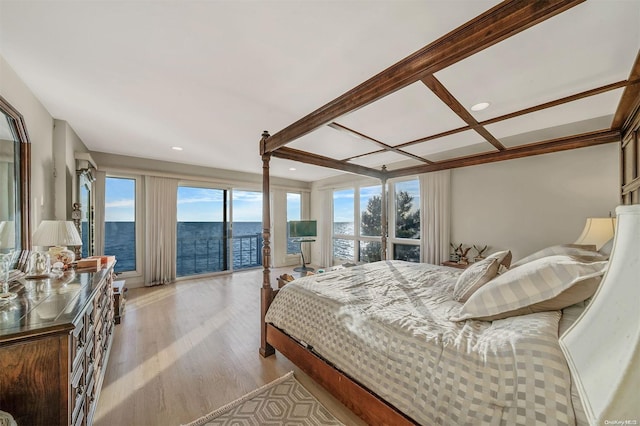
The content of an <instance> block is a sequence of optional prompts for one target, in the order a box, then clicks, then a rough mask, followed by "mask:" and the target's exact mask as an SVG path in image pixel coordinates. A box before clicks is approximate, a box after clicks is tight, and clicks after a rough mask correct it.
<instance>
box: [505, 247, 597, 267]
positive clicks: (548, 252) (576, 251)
mask: <svg viewBox="0 0 640 426" xmlns="http://www.w3.org/2000/svg"><path fill="white" fill-rule="evenodd" d="M560 254H564V255H567V256H595V257H599V258H600V260H607V256H603V255H602V254H600V253H598V251H597V250H596V246H595V245H592V244H561V245H557V246H550V247H546V248H543V249H542V250H538V251H537V252H535V253H532V254H530V255H529V256H527V257H525V258H522V259H520V260H518V261H517V262H515V263H514V264H513V265H511V268H512V269H513V268H517V267H518V266H521V265H524V264H525V263H529V262H531V261H532V260H536V259H541V258H543V257H547V256H555V255H560Z"/></svg>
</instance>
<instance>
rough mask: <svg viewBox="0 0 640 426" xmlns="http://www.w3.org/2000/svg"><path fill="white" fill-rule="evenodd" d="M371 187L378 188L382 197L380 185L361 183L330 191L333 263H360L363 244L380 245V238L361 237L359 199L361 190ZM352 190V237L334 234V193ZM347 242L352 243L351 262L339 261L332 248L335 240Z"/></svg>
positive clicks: (346, 260) (347, 260)
mask: <svg viewBox="0 0 640 426" xmlns="http://www.w3.org/2000/svg"><path fill="white" fill-rule="evenodd" d="M371 187H379V188H380V195H381V196H382V191H383V190H384V188H383V187H382V184H380V183H378V184H373V183H361V184H357V185H349V186H344V187H336V188H333V190H332V197H331V227H332V230H331V253H332V258H333V263H334V264H336V263H340V262H351V261H352V262H361V261H362V260H361V259H362V257H361V250H360V245H361V243H363V242H379V243H381V244H382V236H372V235H362V232H361V229H362V223H361V222H362V210H361V203H360V201H361V198H362V192H361V189H362V188H371ZM347 190H353V217H352V219H353V235H350V234H336V233H335V228H334V223H335V221H334V219H335V202H334V201H335V193H336V192H339V191H347ZM336 239H338V240H349V241H353V260H349V259H341V258H338V257H336V256H335V252H334V248H335V244H334V243H335V240H336Z"/></svg>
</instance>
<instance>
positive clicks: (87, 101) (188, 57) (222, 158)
mask: <svg viewBox="0 0 640 426" xmlns="http://www.w3.org/2000/svg"><path fill="white" fill-rule="evenodd" d="M497 4H498V2H496V1H483V0H474V1H462V0H459V1H453V2H451V1H393V0H390V1H343V2H337V1H311V0H310V1H269V0H263V1H153V2H152V1H144V2H143V1H128V0H123V1H115V0H114V1H100V0H94V1H87V2H78V1H61V0H50V1H33V0H32V1H9V0H2V1H1V2H0V54H1V55H2V56H3V57H4V59H5V60H6V61H7V62H8V64H9V65H10V66H11V67H12V68H13V69H14V70H15V71H16V72H17V74H18V75H19V76H20V77H21V78H22V79H23V80H24V82H25V83H26V84H27V85H28V86H29V88H30V89H31V90H32V91H33V92H34V94H35V95H36V96H37V97H38V98H39V99H40V100H41V102H42V103H43V105H44V106H45V107H46V108H47V110H48V111H49V112H50V113H51V114H52V115H53V116H54V117H55V118H59V119H63V120H66V121H68V122H69V124H70V125H71V126H72V127H73V128H74V130H75V131H76V132H77V133H78V135H79V136H80V138H81V139H82V140H83V141H84V142H85V144H86V145H87V147H89V149H91V150H93V151H99V152H108V153H115V154H123V155H130V156H136V157H143V158H150V159H158V160H167V161H177V162H182V163H187V164H194V165H202V166H209V167H216V168H222V169H232V170H239V171H245V172H253V173H259V172H260V170H261V162H260V157H259V149H258V142H259V140H260V134H261V133H262V131H263V130H269V131H270V132H271V134H274V133H276V132H278V131H279V130H281V129H283V128H284V127H286V126H287V125H289V124H291V123H292V122H294V121H296V120H298V119H300V118H301V117H303V116H305V115H306V114H309V113H311V112H312V111H314V110H315V109H316V108H318V107H320V106H321V105H323V104H325V103H327V102H330V101H331V100H332V99H334V98H336V97H338V96H340V95H341V94H343V93H345V92H346V91H348V90H350V89H351V88H353V87H354V86H356V85H358V84H360V83H361V82H363V81H365V80H367V79H368V78H370V77H371V76H373V75H375V74H377V73H378V72H380V71H382V70H384V69H385V68H387V67H389V66H390V65H392V64H394V63H395V62H397V61H399V60H401V59H402V58H404V57H406V56H408V55H409V54H411V53H413V52H415V51H417V50H418V49H420V48H422V47H424V46H426V45H428V44H429V43H431V42H433V41H434V40H436V39H438V38H439V37H441V36H443V35H445V34H447V33H449V32H450V31H452V30H454V29H455V28H457V27H459V26H460V25H462V24H464V23H465V22H467V21H469V20H471V19H473V18H474V17H476V16H477V15H479V14H481V13H483V12H484V11H485V10H488V9H490V8H492V7H494V6H495V5H497ZM639 48H640V2H638V1H633V0H601V1H598V0H589V1H586V2H584V3H580V4H577V5H576V6H573V7H571V8H570V9H568V10H566V11H563V12H561V13H559V14H557V15H556V16H553V17H551V18H549V19H547V20H544V21H543V22H541V23H538V24H536V25H534V26H532V27H531V28H528V29H526V30H524V31H522V32H519V33H517V34H515V35H513V36H511V37H509V38H507V39H505V40H503V41H501V42H499V43H497V44H494V45H492V46H490V47H488V48H486V49H484V50H482V51H480V52H478V53H475V54H473V55H471V56H468V57H466V58H464V59H462V60H460V61H458V62H455V63H453V64H452V65H450V66H447V67H445V68H443V69H441V70H439V71H437V72H435V73H433V74H432V75H429V76H428V77H426V78H424V79H422V80H421V81H417V82H415V83H412V84H410V85H407V86H406V87H403V88H401V89H400V90H397V91H395V92H394V93H391V94H389V95H388V96H386V97H384V98H382V99H380V100H378V101H376V102H373V103H370V104H368V105H366V106H364V107H362V108H360V109H356V110H353V111H350V112H349V113H348V114H345V115H343V116H340V117H338V118H336V119H335V120H333V121H332V122H330V123H327V124H328V125H325V126H322V127H321V128H320V129H318V130H317V131H315V132H313V133H308V134H306V135H304V136H302V137H300V138H298V139H296V140H295V141H293V142H291V143H290V144H289V145H288V146H289V147H291V148H294V149H296V150H302V151H307V152H310V153H312V154H314V155H318V156H325V157H331V158H338V159H342V160H346V161H347V162H349V163H352V164H356V165H361V166H366V167H370V168H378V169H379V168H380V166H382V165H383V164H384V165H388V166H389V168H390V169H393V168H394V164H395V163H397V162H401V164H403V165H407V164H415V165H420V164H430V163H437V162H440V161H445V160H451V159H455V158H460V157H464V156H468V155H472V154H478V153H486V152H492V151H499V150H500V149H509V148H514V147H518V146H524V145H527V144H531V143H535V142H537V141H542V140H549V139H553V138H561V137H564V136H568V135H575V134H577V133H586V132H593V131H598V130H603V129H608V128H610V127H611V124H612V120H613V115H614V114H615V112H616V109H617V107H618V104H619V102H620V99H621V96H622V94H623V91H624V88H625V87H626V86H627V85H628V83H629V82H628V81H627V79H628V78H629V76H630V72H631V70H632V68H633V67H634V63H635V61H636V57H637V55H638V51H639ZM593 89H598V90H596V91H593ZM589 91H592V92H593V93H597V94H593V96H586V94H585V92H589ZM580 94H583V95H580ZM588 94H592V93H591V92H589V93H588ZM578 95H579V96H578ZM567 97H571V98H569V99H565V101H566V102H565V101H563V102H558V103H557V104H554V106H552V107H551V108H546V109H538V108H535V107H537V106H540V105H543V104H545V103H552V102H554V101H557V100H558V99H562V98H567ZM567 100H568V101H567ZM478 102H489V103H490V106H489V108H487V109H485V110H482V111H477V112H476V111H471V110H470V107H471V106H472V105H474V104H476V103H478ZM528 109H531V111H529V110H528ZM515 112H518V114H513V113H515ZM506 114H511V115H510V116H507V117H505V115H506ZM469 123H472V124H473V123H476V124H478V125H479V127H480V128H481V131H478V128H479V127H478V126H475V125H470V124H469ZM474 126H475V127H474ZM172 146H180V147H182V148H183V150H182V151H180V152H177V151H174V150H172V149H171V147H172ZM290 167H295V168H296V169H297V170H295V171H290V170H289V168H290ZM271 169H272V170H271V173H272V175H274V176H281V177H288V178H293V179H299V180H307V181H313V180H317V179H321V178H324V177H328V176H331V175H334V174H336V173H339V171H335V170H332V169H328V168H324V167H319V166H314V165H306V164H302V165H301V164H297V163H294V162H292V161H290V160H284V159H279V158H276V159H274V160H273V161H272V167H271Z"/></svg>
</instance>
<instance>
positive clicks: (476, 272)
mask: <svg viewBox="0 0 640 426" xmlns="http://www.w3.org/2000/svg"><path fill="white" fill-rule="evenodd" d="M510 262H511V252H510V251H499V252H497V253H494V254H492V255H490V256H487V258H485V259H482V260H480V261H478V262H476V263H473V264H472V265H471V266H469V267H468V268H467V269H465V270H464V271H463V272H462V274H460V276H459V277H458V281H457V282H456V285H455V287H454V289H453V299H454V300H457V301H458V302H460V303H464V302H466V301H467V299H468V298H469V296H471V295H472V294H473V293H474V292H475V291H476V290H477V289H479V288H480V287H482V286H483V285H485V284H486V283H488V282H489V281H490V280H492V279H493V278H494V277H495V276H496V275H498V268H500V265H505V264H506V267H507V268H508V267H509V263H510Z"/></svg>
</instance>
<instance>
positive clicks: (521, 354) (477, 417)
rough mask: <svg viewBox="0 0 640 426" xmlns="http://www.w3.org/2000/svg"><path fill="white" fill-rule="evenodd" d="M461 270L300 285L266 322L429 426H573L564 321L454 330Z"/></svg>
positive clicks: (525, 320)
mask: <svg viewBox="0 0 640 426" xmlns="http://www.w3.org/2000/svg"><path fill="white" fill-rule="evenodd" d="M459 274H460V271H459V270H454V269H451V268H444V267H438V266H434V265H428V264H415V263H408V262H402V261H383V262H376V263H372V264H366V265H361V266H357V267H353V268H347V269H342V270H338V271H334V272H330V273H325V274H317V275H313V276H310V277H305V278H301V279H297V280H295V281H294V282H292V283H290V284H288V285H287V286H285V287H283V288H282V289H281V290H280V292H279V293H278V295H277V296H276V298H275V299H274V301H273V303H272V304H271V307H270V308H269V311H268V312H267V317H266V320H267V322H270V323H273V324H274V325H275V326H277V327H279V328H280V329H282V330H284V331H285V332H287V333H288V334H290V335H291V336H293V337H294V338H296V339H297V340H299V341H301V342H303V343H304V344H306V345H308V346H310V347H312V348H313V350H314V351H315V352H316V353H318V354H319V355H321V356H322V357H324V358H325V359H327V360H328V361H330V362H331V363H333V364H334V365H335V366H336V367H337V368H339V369H340V370H341V371H343V372H344V373H346V374H347V375H349V376H351V377H352V378H353V379H355V380H356V381H358V382H360V383H361V384H363V385H365V386H366V387H368V388H369V389H370V390H372V391H373V392H375V393H376V394H378V395H379V396H380V397H382V398H383V399H385V400H386V401H388V402H389V403H391V404H392V405H394V406H395V407H396V408H398V409H399V410H400V411H402V412H403V413H405V414H407V415H408V416H409V417H411V418H412V419H414V420H415V421H416V422H418V423H420V424H425V425H433V424H442V425H451V424H456V425H463V424H469V425H471V424H473V425H477V424H496V425H499V424H503V425H504V424H507V425H513V424H527V425H530V424H540V425H556V424H557V425H573V424H575V423H576V420H575V415H574V410H573V404H572V399H571V389H570V388H571V378H570V373H569V369H568V366H567V363H566V361H565V358H564V356H563V354H562V351H561V349H560V347H559V344H558V321H559V319H560V315H561V314H560V312H557V311H556V312H544V313H537V314H531V315H523V316H518V317H512V318H508V319H504V320H498V321H493V322H484V321H475V320H467V321H464V322H452V321H450V320H449V317H450V316H452V315H453V314H456V313H457V312H458V311H459V310H460V308H461V307H462V305H461V304H460V303H458V302H456V301H454V300H453V299H452V292H453V287H454V285H455V282H456V279H457V277H458V275H459Z"/></svg>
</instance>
